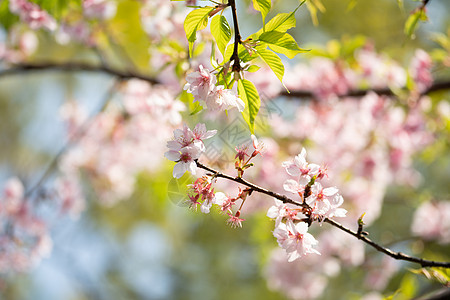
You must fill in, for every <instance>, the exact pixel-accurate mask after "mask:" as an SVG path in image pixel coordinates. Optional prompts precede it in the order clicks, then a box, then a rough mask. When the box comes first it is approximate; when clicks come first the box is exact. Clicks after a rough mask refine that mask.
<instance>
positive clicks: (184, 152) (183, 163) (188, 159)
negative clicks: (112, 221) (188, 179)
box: [164, 146, 201, 178]
mask: <svg viewBox="0 0 450 300" xmlns="http://www.w3.org/2000/svg"><path fill="white" fill-rule="evenodd" d="M200 154H201V151H200V150H199V149H198V148H197V147H193V146H187V147H183V148H182V149H181V150H180V151H174V150H170V151H167V152H166V153H165V154H164V156H165V157H166V158H167V159H169V160H171V161H176V162H177V164H176V165H175V166H174V168H173V177H175V178H180V177H181V176H183V174H184V173H186V171H189V172H190V173H191V174H192V175H195V173H196V169H197V165H196V163H195V161H194V160H195V159H197V158H199V157H200Z"/></svg>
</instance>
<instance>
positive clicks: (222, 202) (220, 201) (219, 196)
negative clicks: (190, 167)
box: [214, 192, 236, 212]
mask: <svg viewBox="0 0 450 300" xmlns="http://www.w3.org/2000/svg"><path fill="white" fill-rule="evenodd" d="M233 200H234V199H233V198H231V197H230V196H228V195H225V194H224V193H222V192H217V193H216V195H215V197H214V203H215V204H217V205H219V206H220V210H221V211H222V212H226V211H228V212H231V207H232V206H233V205H235V204H236V203H235V202H234V201H233Z"/></svg>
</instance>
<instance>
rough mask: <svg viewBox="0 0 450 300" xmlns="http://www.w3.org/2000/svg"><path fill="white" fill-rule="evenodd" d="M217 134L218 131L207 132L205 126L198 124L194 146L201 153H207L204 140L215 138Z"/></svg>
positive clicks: (195, 130) (194, 132)
mask: <svg viewBox="0 0 450 300" xmlns="http://www.w3.org/2000/svg"><path fill="white" fill-rule="evenodd" d="M216 133H217V130H206V126H205V124H202V123H198V124H197V125H195V127H194V130H193V135H194V144H196V146H197V147H199V148H200V150H201V151H205V145H204V144H203V140H206V139H209V138H211V137H213V136H214V135H215V134H216Z"/></svg>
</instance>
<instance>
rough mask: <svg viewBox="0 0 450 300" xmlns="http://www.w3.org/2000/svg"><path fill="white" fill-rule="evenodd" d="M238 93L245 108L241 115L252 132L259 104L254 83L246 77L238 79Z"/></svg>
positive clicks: (259, 100)
mask: <svg viewBox="0 0 450 300" xmlns="http://www.w3.org/2000/svg"><path fill="white" fill-rule="evenodd" d="M238 93H239V96H240V97H241V99H242V101H244V103H245V110H244V111H243V112H242V115H243V116H244V119H245V121H246V122H247V124H248V127H249V128H250V131H251V133H252V134H253V133H254V130H255V118H256V115H257V114H258V111H259V107H260V106H261V99H260V98H259V94H258V91H257V90H256V88H255V85H254V84H253V83H252V82H251V81H249V80H247V79H240V80H239V81H238Z"/></svg>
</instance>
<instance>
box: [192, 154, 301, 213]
mask: <svg viewBox="0 0 450 300" xmlns="http://www.w3.org/2000/svg"><path fill="white" fill-rule="evenodd" d="M195 162H196V163H197V167H199V168H200V169H203V170H206V171H208V172H210V173H211V174H212V175H213V176H214V177H220V178H225V179H228V180H231V181H234V182H237V183H240V184H242V185H245V186H247V187H249V188H250V189H252V190H253V191H256V192H260V193H262V194H266V195H268V196H270V197H273V198H276V199H278V200H281V201H283V202H284V203H289V204H293V205H297V206H302V207H305V208H308V207H309V206H308V205H307V204H302V203H300V202H297V201H294V200H292V199H289V198H288V197H286V196H285V195H281V194H278V193H275V192H272V191H269V190H266V189H265V188H262V187H260V186H257V185H256V184H253V183H251V182H248V181H247V180H245V179H243V178H241V177H232V176H230V175H227V174H223V173H220V172H218V171H216V170H214V169H211V168H209V167H207V166H205V165H204V164H202V163H200V162H199V161H198V160H196V161H195Z"/></svg>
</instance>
